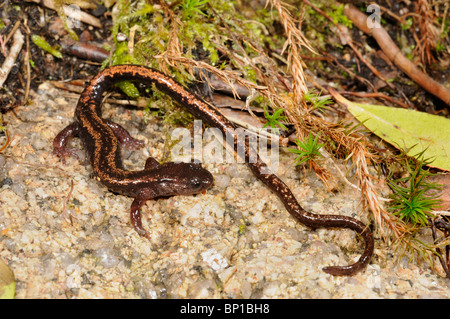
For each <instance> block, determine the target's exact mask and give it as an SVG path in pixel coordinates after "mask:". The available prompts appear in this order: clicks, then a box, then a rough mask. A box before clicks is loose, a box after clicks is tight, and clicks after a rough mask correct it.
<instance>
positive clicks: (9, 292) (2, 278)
mask: <svg viewBox="0 0 450 319" xmlns="http://www.w3.org/2000/svg"><path fill="white" fill-rule="evenodd" d="M15 291H16V281H15V279H14V273H13V272H12V270H11V269H10V268H9V267H8V266H7V265H6V264H5V263H4V262H3V261H2V260H0V299H13V298H14V293H15Z"/></svg>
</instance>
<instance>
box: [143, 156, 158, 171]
mask: <svg viewBox="0 0 450 319" xmlns="http://www.w3.org/2000/svg"><path fill="white" fill-rule="evenodd" d="M159 165H161V164H159V162H158V161H157V160H156V159H155V158H154V157H151V156H150V157H149V158H147V160H146V161H145V169H155V168H158V166H159Z"/></svg>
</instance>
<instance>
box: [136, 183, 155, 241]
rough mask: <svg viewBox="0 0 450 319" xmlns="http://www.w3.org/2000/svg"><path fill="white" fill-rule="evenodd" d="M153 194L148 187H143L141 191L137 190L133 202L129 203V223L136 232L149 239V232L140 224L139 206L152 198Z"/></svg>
mask: <svg viewBox="0 0 450 319" xmlns="http://www.w3.org/2000/svg"><path fill="white" fill-rule="evenodd" d="M153 197H154V196H153V194H152V192H151V191H149V190H148V189H144V190H142V191H141V192H139V193H138V194H137V196H136V198H135V199H134V201H133V203H132V204H131V210H130V220H131V224H132V225H133V227H134V229H135V230H136V232H137V233H138V234H139V235H140V236H142V237H145V238H147V239H149V240H151V238H150V233H149V232H148V231H147V230H145V228H144V226H143V225H142V216H141V208H142V206H144V204H145V202H146V201H147V200H149V199H152V198H153Z"/></svg>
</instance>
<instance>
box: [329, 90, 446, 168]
mask: <svg viewBox="0 0 450 319" xmlns="http://www.w3.org/2000/svg"><path fill="white" fill-rule="evenodd" d="M329 92H330V94H331V95H333V97H334V98H335V99H336V101H338V102H339V103H342V104H343V105H345V106H346V107H347V109H348V110H349V112H350V113H352V114H353V116H355V118H356V119H358V121H360V122H362V123H363V124H364V126H365V127H367V128H368V129H369V130H370V131H371V132H372V133H374V134H376V135H377V136H379V137H380V138H382V139H383V140H385V141H386V142H388V143H390V144H392V145H393V146H394V147H397V148H399V149H402V150H408V152H407V154H408V155H409V156H414V157H416V156H417V155H418V154H420V153H421V152H424V155H423V156H424V158H426V159H430V160H432V162H431V163H430V164H429V165H428V166H432V167H437V168H440V169H443V170H446V171H450V120H449V119H447V118H445V117H442V116H437V115H432V114H428V113H424V112H418V111H414V110H408V109H401V108H394V107H388V106H384V105H372V104H362V103H356V102H351V101H349V100H347V99H346V98H344V97H343V96H342V95H340V94H339V93H338V92H337V91H336V90H334V89H332V88H329Z"/></svg>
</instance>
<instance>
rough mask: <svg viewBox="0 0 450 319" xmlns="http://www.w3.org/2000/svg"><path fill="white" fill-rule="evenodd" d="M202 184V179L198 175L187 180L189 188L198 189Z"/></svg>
mask: <svg viewBox="0 0 450 319" xmlns="http://www.w3.org/2000/svg"><path fill="white" fill-rule="evenodd" d="M201 186H202V181H201V180H200V178H198V177H193V178H191V180H190V181H189V188H190V189H192V190H197V189H200V188H201Z"/></svg>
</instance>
